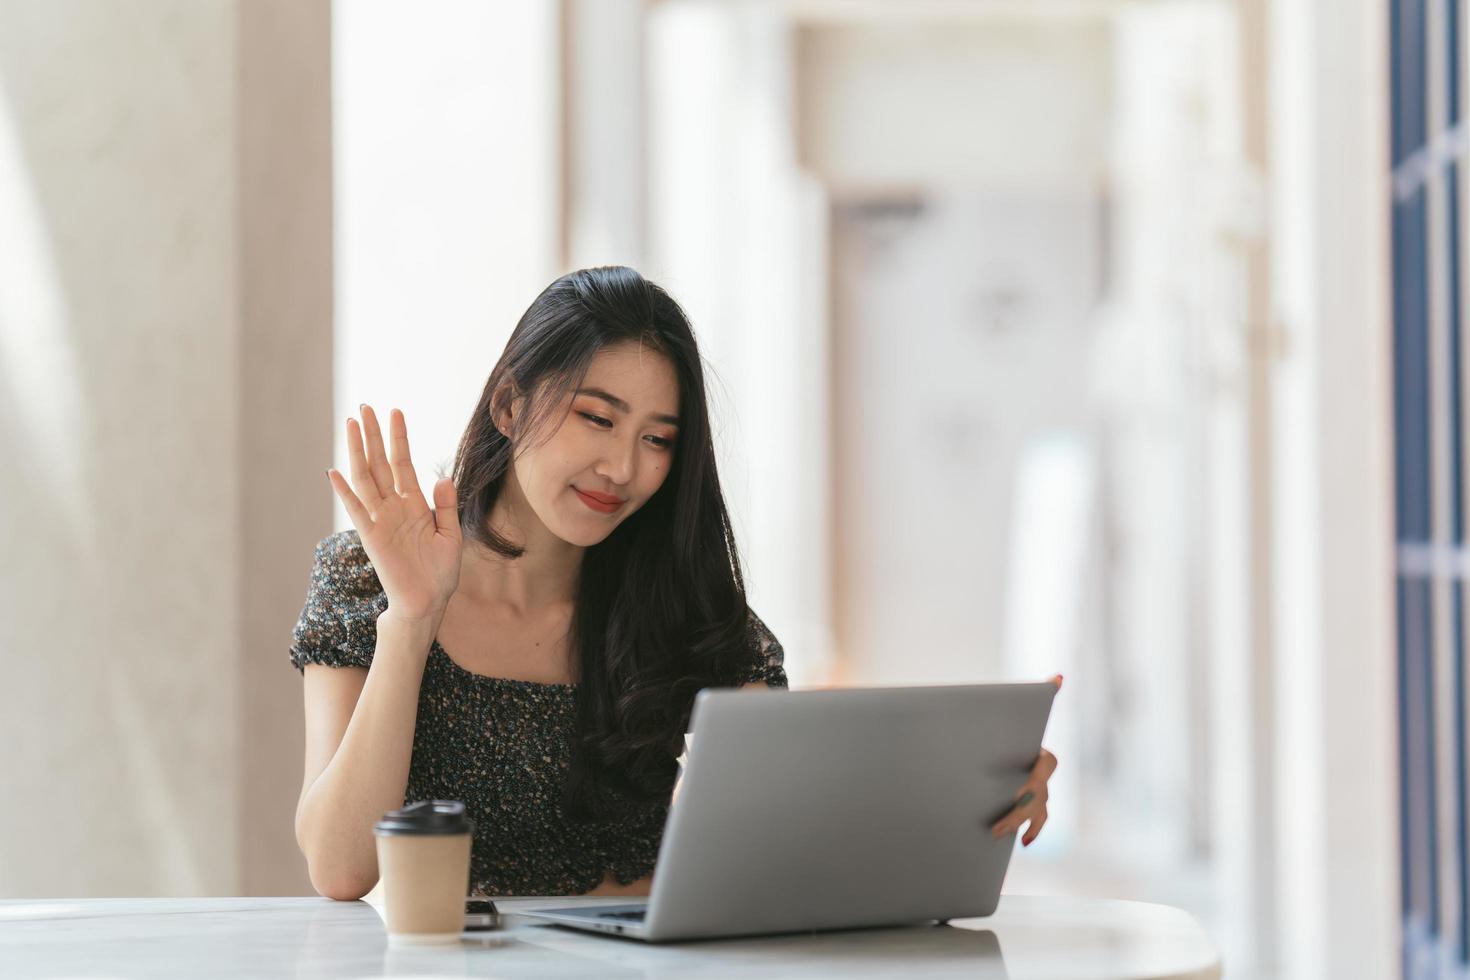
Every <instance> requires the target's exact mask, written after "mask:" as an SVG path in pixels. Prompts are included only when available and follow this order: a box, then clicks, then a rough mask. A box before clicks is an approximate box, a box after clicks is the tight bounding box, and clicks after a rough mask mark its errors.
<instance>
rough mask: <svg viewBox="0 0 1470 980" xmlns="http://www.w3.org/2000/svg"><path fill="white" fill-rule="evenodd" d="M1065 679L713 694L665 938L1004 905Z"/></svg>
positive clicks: (689, 773)
mask: <svg viewBox="0 0 1470 980" xmlns="http://www.w3.org/2000/svg"><path fill="white" fill-rule="evenodd" d="M1055 694H1056V688H1055V687H1054V686H1053V685H1052V684H1051V683H1036V684H984V685H964V686H949V687H906V688H905V687H900V688H857V689H843V690H821V691H770V692H761V691H734V690H713V689H711V690H705V691H702V692H700V694H699V696H698V697H697V699H696V701H695V708H694V714H693V724H692V730H693V735H694V737H693V739H692V740H691V742H692V747H691V749H690V752H689V755H690V758H689V760H688V764H687V767H686V770H685V774H684V782H683V785H682V787H681V788H680V793H679V798H678V800H677V801H676V803H675V805H674V808H673V810H672V811H671V812H670V815H669V821H668V824H667V826H666V827H665V830H664V837H663V842H662V845H661V847H660V850H659V856H658V865H657V870H656V872H655V875H654V887H653V894H652V896H651V898H650V904H649V910H648V917H647V920H646V926H645V928H646V930H647V932H646V935H647V938H650V939H676V938H693V937H696V936H721V935H748V934H754V933H763V932H794V931H805V930H809V929H828V928H848V927H858V926H870V925H888V924H898V923H903V922H915V921H921V920H925V919H949V918H961V917H966V916H983V915H989V914H990V913H991V912H993V911H994V910H995V907H996V904H997V902H998V900H999V897H1000V888H1001V883H1002V881H1003V880H1004V878H1005V871H1006V867H1007V866H1008V864H1009V862H1010V856H1011V851H1012V849H1013V846H1014V841H1015V834H1014V833H1012V834H1009V835H1007V836H1005V837H1003V838H1001V839H999V840H994V839H992V838H991V835H990V825H991V824H992V823H994V822H995V821H996V820H997V819H999V817H1000V816H1001V815H1002V814H1004V813H1005V812H1006V811H1007V810H1008V809H1009V807H1010V803H1011V800H1012V798H1013V796H1014V794H1015V792H1016V790H1018V789H1019V788H1020V786H1021V784H1022V783H1023V782H1025V780H1026V776H1027V775H1028V774H1029V772H1030V770H1031V766H1032V765H1033V764H1034V763H1035V761H1036V757H1037V754H1038V753H1039V751H1040V748H1041V739H1042V734H1043V732H1044V731H1045V729H1046V722H1047V717H1048V715H1049V714H1050V711H1051V704H1052V698H1053V697H1054V696H1055Z"/></svg>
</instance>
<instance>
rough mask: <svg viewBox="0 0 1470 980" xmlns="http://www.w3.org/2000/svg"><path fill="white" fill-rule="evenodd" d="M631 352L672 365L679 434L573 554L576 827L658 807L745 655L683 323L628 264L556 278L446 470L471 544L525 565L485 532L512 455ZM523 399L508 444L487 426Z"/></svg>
mask: <svg viewBox="0 0 1470 980" xmlns="http://www.w3.org/2000/svg"><path fill="white" fill-rule="evenodd" d="M626 342H633V343H641V344H643V345H644V346H645V347H646V348H648V349H651V350H654V351H657V352H658V353H660V354H663V355H664V356H665V357H667V358H668V359H669V361H670V362H671V363H672V364H673V366H674V370H675V372H676V374H677V376H678V379H679V406H680V409H679V415H680V419H679V436H678V439H677V440H676V441H675V443H674V449H673V453H674V460H673V464H672V467H671V469H670V472H669V474H668V476H667V477H666V478H665V479H664V482H663V484H662V485H661V486H660V487H659V489H658V491H657V492H655V493H654V495H653V496H652V497H651V498H649V500H648V501H647V503H645V504H644V505H643V506H642V507H641V508H639V509H638V510H637V511H636V512H634V513H633V514H632V515H631V516H629V517H628V518H627V519H626V520H624V521H623V522H622V523H621V524H619V525H618V526H617V527H616V528H615V529H614V530H613V531H612V533H611V534H609V535H608V536H607V538H605V539H604V540H603V541H601V542H599V543H598V544H596V545H593V546H591V547H589V548H588V549H587V550H586V553H585V554H584V556H583V560H582V567H581V573H580V579H579V582H578V586H577V598H576V612H575V614H574V615H573V617H572V618H573V623H572V631H571V634H570V637H569V639H570V641H571V644H572V650H573V651H574V663H575V664H576V666H577V674H578V676H577V682H578V684H577V693H576V713H577V729H576V734H575V736H574V738H573V744H572V757H571V763H570V771H569V773H568V777H567V781H566V786H565V792H564V796H563V800H562V803H563V809H564V812H565V813H566V814H567V816H568V817H569V818H570V819H573V820H579V821H586V820H590V819H593V818H595V817H598V816H603V815H607V814H610V813H612V812H613V811H615V810H616V809H618V808H619V807H621V806H626V805H628V804H629V803H634V804H636V803H638V802H647V801H652V800H660V799H662V800H667V799H668V796H669V793H670V792H671V791H672V789H673V783H674V777H675V772H676V768H677V766H676V762H675V759H676V757H677V755H678V752H679V751H680V748H681V746H682V736H683V733H684V731H685V729H686V726H687V725H688V723H689V715H690V711H691V709H692V707H693V703H694V696H695V695H696V694H697V693H698V692H699V690H700V689H701V688H704V687H711V686H721V687H723V686H732V685H734V684H735V683H738V678H739V672H740V665H741V663H742V662H743V661H744V660H747V659H748V658H749V655H750V652H749V650H748V639H747V632H746V616H747V614H748V608H747V606H746V598H745V584H744V580H743V578H742V576H741V571H740V559H739V557H738V554H737V551H736V548H735V538H734V534H733V533H732V531H731V527H730V519H729V514H728V512H727V510H726V508H725V498H724V495H723V494H722V493H721V491H720V481H719V477H718V475H717V474H716V472H715V452H714V443H713V440H712V438H711V435H710V423H709V410H708V405H707V402H706V397H705V385H704V371H703V369H702V366H701V361H700V356H699V349H698V347H697V346H696V344H695V340H694V331H693V330H692V329H691V327H690V325H689V319H688V317H687V316H685V314H684V311H683V310H682V309H680V307H679V304H678V303H676V302H674V300H673V298H672V297H670V296H669V295H668V293H666V292H664V290H663V289H661V288H660V287H658V286H657V285H655V284H654V283H652V282H649V281H648V280H646V279H644V278H643V277H642V276H641V275H639V274H638V273H637V272H635V271H634V270H632V269H629V268H626V267H624V266H603V267H599V268H594V269H581V270H579V271H577V272H572V273H568V274H567V275H565V276H562V277H561V278H560V279H557V280H556V281H555V282H553V283H552V284H551V285H549V286H547V287H546V289H545V290H543V291H542V293H541V295H539V296H537V297H536V300H535V301H534V302H533V303H532V304H531V305H530V307H529V308H528V309H527V310H526V312H525V314H524V315H522V317H521V319H520V322H519V323H517V324H516V328H515V331H514V332H513V333H512V334H511V336H510V340H509V342H507V344H506V347H505V352H504V353H503V354H501V356H500V360H499V362H498V363H497V364H496V365H495V369H494V370H493V371H491V372H490V378H489V380H488V381H487V382H486V383H485V389H484V391H483V392H482V393H481V395H480V401H479V404H478V405H477V406H476V407H475V413H474V415H473V417H472V418H471V419H470V423H469V426H468V427H467V428H466V429H465V432H464V435H463V437H462V438H461V439H460V443H459V449H458V451H457V453H456V455H455V461H454V473H453V477H454V484H455V487H456V491H457V494H458V500H459V515H460V525H461V528H462V530H463V532H464V534H465V536H466V540H475V541H478V542H480V543H481V544H483V545H485V546H486V547H488V548H490V549H491V550H493V551H495V552H497V553H498V554H500V555H504V556H505V557H507V558H518V557H520V555H521V554H522V553H523V549H521V548H520V547H518V546H517V545H516V544H515V543H513V542H511V541H509V540H507V539H506V538H505V537H503V536H502V535H500V534H499V533H498V532H497V531H496V530H495V529H494V528H492V527H490V523H489V520H488V518H489V516H490V513H491V509H492V508H493V507H494V506H495V501H496V498H498V497H499V496H500V491H501V487H502V486H503V485H504V480H505V477H506V474H507V473H509V472H510V466H511V462H512V459H513V452H514V447H516V446H521V445H529V444H531V442H532V440H534V439H535V437H536V436H537V435H538V434H541V433H544V434H545V435H547V436H549V435H550V434H551V433H552V432H554V431H555V430H556V427H557V426H559V425H560V424H561V423H562V421H563V420H564V419H565V418H566V412H565V411H564V412H562V414H561V417H560V418H556V419H552V418H550V416H551V414H552V413H553V412H554V411H555V410H556V409H557V407H558V406H559V405H562V404H563V401H564V400H568V399H569V397H570V395H571V394H572V393H573V392H574V391H575V390H576V389H577V388H578V387H579V386H580V384H581V382H582V380H583V379H584V378H585V377H586V374H587V370H588V368H589V366H590V365H591V363H592V359H593V357H594V356H595V355H596V354H597V352H598V351H599V350H601V349H602V348H604V347H607V346H609V345H614V344H620V343H626ZM519 396H525V399H526V401H525V409H524V410H522V411H520V412H517V413H516V414H515V416H514V419H513V421H512V428H511V432H510V435H509V436H507V435H505V434H503V433H502V432H501V431H500V429H499V428H498V427H497V425H496V419H497V418H503V417H504V412H505V408H506V407H507V405H508V403H509V402H510V401H511V399H513V398H515V397H519ZM568 405H569V401H568Z"/></svg>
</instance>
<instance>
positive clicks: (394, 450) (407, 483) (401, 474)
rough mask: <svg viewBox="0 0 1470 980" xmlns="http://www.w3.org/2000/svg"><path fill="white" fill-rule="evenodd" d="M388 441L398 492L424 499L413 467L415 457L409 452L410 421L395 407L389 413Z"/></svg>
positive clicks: (390, 461) (415, 498)
mask: <svg viewBox="0 0 1470 980" xmlns="http://www.w3.org/2000/svg"><path fill="white" fill-rule="evenodd" d="M388 443H389V449H390V450H391V456H390V458H389V463H390V464H391V465H392V467H393V481H394V483H396V484H397V486H398V492H399V493H401V494H403V495H404V496H406V497H410V498H412V499H414V500H416V501H418V500H423V499H424V491H423V489H422V488H420V487H419V478H418V474H417V473H415V472H414V469H413V459H412V458H411V457H410V456H409V454H408V421H407V420H406V419H404V417H403V413H402V412H400V411H399V410H398V409H396V408H395V409H393V410H392V411H391V412H389V413H388Z"/></svg>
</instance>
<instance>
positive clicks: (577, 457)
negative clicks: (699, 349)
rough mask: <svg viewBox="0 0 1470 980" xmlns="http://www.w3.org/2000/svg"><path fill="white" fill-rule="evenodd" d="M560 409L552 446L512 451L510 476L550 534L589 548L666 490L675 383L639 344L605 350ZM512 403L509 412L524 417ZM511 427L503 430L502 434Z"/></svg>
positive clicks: (667, 368) (536, 438)
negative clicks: (664, 484)
mask: <svg viewBox="0 0 1470 980" xmlns="http://www.w3.org/2000/svg"><path fill="white" fill-rule="evenodd" d="M569 400H570V409H571V410H570V411H567V408H568V405H567V400H563V401H562V402H561V403H560V404H559V405H557V406H556V407H555V408H554V409H553V410H552V412H551V414H550V415H549V416H548V417H547V423H546V424H548V425H554V424H556V420H557V419H562V416H563V415H565V418H564V419H562V421H561V424H560V426H559V427H558V428H557V429H556V431H555V432H553V433H552V435H551V437H550V438H549V439H546V440H544V441H542V439H541V438H540V434H539V433H538V434H536V435H533V436H532V437H531V440H530V441H531V442H532V443H535V445H531V446H527V447H525V448H521V447H517V454H516V457H515V461H514V463H513V464H512V466H511V475H512V476H514V477H515V478H516V480H517V481H518V482H519V485H520V488H521V492H522V493H523V495H524V496H525V499H526V502H527V503H528V504H529V505H530V507H531V509H532V510H533V511H534V512H535V514H536V516H537V517H539V518H540V519H541V522H542V523H543V524H544V525H546V528H547V530H549V531H551V533H553V534H555V535H556V536H557V537H559V538H561V539H562V540H563V541H566V542H567V543H568V544H574V545H579V546H581V547H590V546H591V545H594V544H597V543H598V542H599V541H602V540H603V539H604V538H606V537H607V536H608V535H609V534H611V533H612V530H613V528H615V527H617V526H618V524H620V523H622V522H623V521H625V520H627V519H628V517H629V515H631V514H633V513H634V512H635V511H637V510H638V508H640V507H642V506H643V505H644V504H645V503H647V502H648V500H649V498H650V497H652V496H653V495H654V493H655V492H656V491H657V490H658V488H659V487H661V486H663V482H664V479H665V478H667V477H668V475H669V470H670V468H671V467H672V466H673V462H674V452H675V448H674V443H675V440H676V439H677V437H678V433H679V428H678V424H677V419H678V416H679V379H678V376H677V375H676V374H675V372H674V366H673V364H672V363H670V362H669V360H668V358H666V357H664V356H663V355H662V354H659V353H657V352H655V351H653V350H650V349H649V348H647V347H644V346H642V345H638V344H625V345H617V346H609V347H604V348H603V349H602V350H600V351H598V352H597V355H596V356H595V357H594V358H593V361H592V366H591V367H590V368H589V369H588V371H587V377H586V378H585V379H584V380H583V381H582V384H581V386H580V387H579V388H578V389H577V391H576V392H575V393H574V394H573V395H572V396H571V397H570V399H569ZM523 407H524V401H523V400H522V399H517V400H516V401H515V402H514V403H513V405H512V409H511V411H512V413H513V414H514V413H515V412H518V411H521V410H522V409H523ZM506 428H508V426H507V427H506Z"/></svg>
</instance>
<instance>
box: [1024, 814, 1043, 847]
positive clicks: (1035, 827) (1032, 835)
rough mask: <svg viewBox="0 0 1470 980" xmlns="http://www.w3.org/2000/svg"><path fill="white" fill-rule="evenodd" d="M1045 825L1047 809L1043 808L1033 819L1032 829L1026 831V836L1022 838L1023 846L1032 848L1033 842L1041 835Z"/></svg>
mask: <svg viewBox="0 0 1470 980" xmlns="http://www.w3.org/2000/svg"><path fill="white" fill-rule="evenodd" d="M1045 825H1046V807H1044V806H1043V807H1042V808H1041V812H1040V813H1039V814H1037V815H1035V816H1033V817H1032V818H1031V828H1030V829H1029V830H1027V831H1026V836H1025V837H1022V838H1021V846H1022V847H1030V846H1031V842H1032V841H1034V840H1035V839H1036V837H1037V835H1038V834H1040V833H1041V828H1042V827H1043V826H1045Z"/></svg>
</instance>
